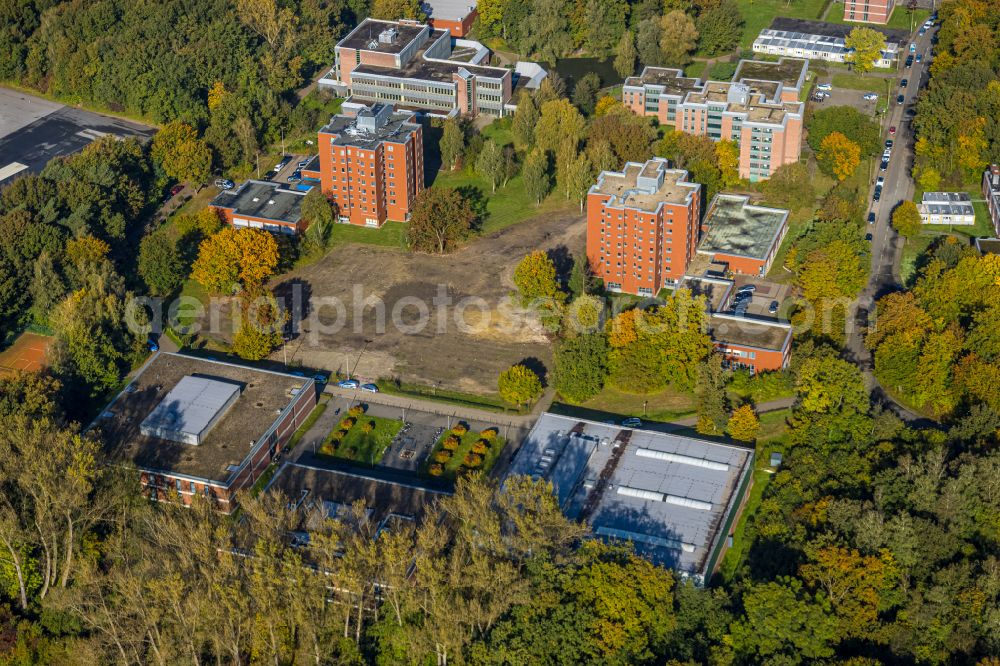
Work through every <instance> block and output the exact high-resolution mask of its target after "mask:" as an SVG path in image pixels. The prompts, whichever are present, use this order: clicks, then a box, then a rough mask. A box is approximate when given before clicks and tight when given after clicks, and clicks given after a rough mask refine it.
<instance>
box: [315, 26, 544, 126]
mask: <svg viewBox="0 0 1000 666" xmlns="http://www.w3.org/2000/svg"><path fill="white" fill-rule="evenodd" d="M335 51H336V60H335V64H334V67H333V70H332V71H331V72H330V73H329V74H327V75H326V76H325V77H324V78H322V79H321V80H320V81H319V85H320V87H329V88H333V89H334V90H336V91H337V92H338V93H340V94H349V95H350V99H351V100H354V101H359V102H379V103H387V104H394V105H396V106H397V107H400V108H406V109H411V110H414V111H419V112H421V113H425V114H427V115H432V116H442V117H451V116H455V115H468V116H477V115H479V114H488V115H491V116H496V117H500V116H503V115H506V114H509V113H512V112H513V111H514V109H516V105H515V104H514V103H513V102H512V100H513V98H514V95H515V90H516V89H517V88H519V87H522V86H523V87H529V88H531V87H537V86H538V85H539V84H540V83H541V80H542V78H544V76H545V71H544V70H542V69H541V68H540V67H538V65H535V64H534V63H528V62H520V63H518V64H517V66H516V67H515V68H514V69H513V70H511V69H507V68H505V67H493V66H490V65H489V64H488V61H489V57H490V51H489V49H487V48H486V47H485V46H483V45H482V44H480V43H479V42H476V41H472V40H463V39H454V38H453V37H452V34H451V32H450V31H449V30H448V29H436V28H433V27H431V26H430V25H425V24H422V23H418V22H416V21H410V20H401V21H380V20H375V19H371V18H368V19H365V20H364V21H362V22H361V23H360V24H359V25H358V27H356V28H355V29H354V30H352V31H351V32H350V33H349V34H348V35H347V36H346V37H344V38H343V39H342V40H341V41H340V42H339V43H338V44H337V46H336V49H335Z"/></svg>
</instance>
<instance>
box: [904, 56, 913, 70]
mask: <svg viewBox="0 0 1000 666" xmlns="http://www.w3.org/2000/svg"><path fill="white" fill-rule="evenodd" d="M906 66H907V67H913V56H906Z"/></svg>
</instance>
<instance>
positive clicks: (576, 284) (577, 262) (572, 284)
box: [567, 254, 592, 298]
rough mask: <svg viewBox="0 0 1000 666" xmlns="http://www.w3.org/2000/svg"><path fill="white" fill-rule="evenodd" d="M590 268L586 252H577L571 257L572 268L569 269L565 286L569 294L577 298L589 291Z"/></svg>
mask: <svg viewBox="0 0 1000 666" xmlns="http://www.w3.org/2000/svg"><path fill="white" fill-rule="evenodd" d="M591 276H592V270H591V268H590V260H589V259H588V258H587V255H586V254H578V255H576V256H575V257H573V268H572V269H571V270H570V274H569V280H568V282H567V286H568V287H569V293H570V296H572V297H573V298H579V297H580V296H583V295H585V294H588V293H590V288H591V280H592V277H591Z"/></svg>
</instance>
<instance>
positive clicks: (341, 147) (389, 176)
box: [302, 103, 424, 227]
mask: <svg viewBox="0 0 1000 666" xmlns="http://www.w3.org/2000/svg"><path fill="white" fill-rule="evenodd" d="M344 108H345V110H346V111H347V113H344V114H341V115H337V116H334V117H333V119H332V120H331V121H330V123H329V124H328V125H326V126H325V127H324V128H323V129H321V130H320V131H319V141H318V146H319V156H318V160H313V161H311V162H310V164H308V165H307V166H306V167H304V168H303V169H302V177H303V178H315V179H317V180H319V183H320V188H321V189H322V191H323V193H324V194H326V195H327V196H328V197H330V198H331V199H332V200H333V201H334V202H335V203H336V204H337V207H338V209H339V211H340V221H341V222H344V223H350V224H358V225H363V226H368V227H379V226H382V224H383V223H384V222H385V221H386V220H399V221H406V220H408V219H409V217H410V211H411V209H412V208H413V202H414V200H415V199H416V198H417V195H418V194H420V192H421V191H422V190H423V189H424V142H423V127H422V126H421V125H420V123H418V122H416V119H415V118H414V114H413V112H412V111H402V112H397V111H395V110H394V109H393V107H392V106H391V105H388V104H375V105H372V106H371V107H367V106H361V105H355V104H347V103H345V105H344ZM317 162H318V170H317V166H316V164H317Z"/></svg>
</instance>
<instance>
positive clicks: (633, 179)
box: [587, 158, 701, 296]
mask: <svg viewBox="0 0 1000 666" xmlns="http://www.w3.org/2000/svg"><path fill="white" fill-rule="evenodd" d="M687 176H688V173H687V171H683V170H679V169H668V168H667V161H666V160H664V159H662V158H654V159H652V160H649V161H648V162H646V163H645V164H638V163H635V162H629V163H628V164H626V165H625V169H624V170H623V171H621V172H614V171H605V172H603V173H602V174H601V175H600V177H599V178H598V180H597V184H596V185H594V186H593V187H591V188H590V192H589V193H588V194H587V257H588V259H589V260H590V265H591V266H592V267H593V270H594V272H595V274H596V275H597V276H598V277H600V278H601V279H602V280H604V286H605V287H606V288H607V289H608V290H610V291H620V292H625V293H629V294H637V295H640V296H654V295H656V293H657V292H659V290H660V289H662V288H663V287H665V286H672V285H674V284H675V283H676V282H677V281H678V280H679V279H680V278H681V277H682V276H683V275H684V272H685V271H686V270H687V266H688V263H689V262H690V261H691V258H692V257H693V256H694V254H695V248H696V245H697V243H698V229H699V227H698V225H699V218H700V214H701V210H700V206H701V185H699V184H697V183H690V182H688V180H687Z"/></svg>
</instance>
